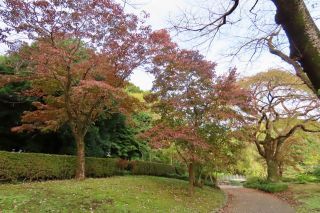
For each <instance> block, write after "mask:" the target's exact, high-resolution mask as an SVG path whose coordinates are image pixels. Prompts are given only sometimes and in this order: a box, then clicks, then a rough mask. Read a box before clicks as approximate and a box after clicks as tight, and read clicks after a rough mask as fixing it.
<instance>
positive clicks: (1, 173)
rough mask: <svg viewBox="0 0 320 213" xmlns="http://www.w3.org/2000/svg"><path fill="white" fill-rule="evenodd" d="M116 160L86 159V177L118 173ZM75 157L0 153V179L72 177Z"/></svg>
mask: <svg viewBox="0 0 320 213" xmlns="http://www.w3.org/2000/svg"><path fill="white" fill-rule="evenodd" d="M116 162H117V160H116V159H103V158H87V159H86V175H87V176H89V177H106V176H112V175H115V174H117V173H118V171H119V169H118V168H117V166H116ZM75 168H76V157H74V156H66V155H47V154H35V153H10V152H0V179H1V180H4V181H16V180H30V181H32V180H47V179H69V178H72V177H74V175H75Z"/></svg>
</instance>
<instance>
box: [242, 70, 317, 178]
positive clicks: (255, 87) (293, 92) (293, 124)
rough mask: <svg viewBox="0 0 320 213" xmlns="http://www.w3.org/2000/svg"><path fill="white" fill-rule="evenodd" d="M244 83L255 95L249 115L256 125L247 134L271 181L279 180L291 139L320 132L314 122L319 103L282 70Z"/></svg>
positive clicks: (298, 80) (246, 80)
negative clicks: (299, 132) (301, 133)
mask: <svg viewBox="0 0 320 213" xmlns="http://www.w3.org/2000/svg"><path fill="white" fill-rule="evenodd" d="M242 83H244V84H245V85H247V86H248V87H249V88H250V89H251V92H252V100H251V102H250V106H251V108H252V111H248V112H249V113H250V112H251V114H250V119H252V121H254V123H251V124H250V125H249V126H248V129H246V132H247V133H249V134H248V136H249V138H251V139H252V140H253V142H254V143H255V145H256V147H257V149H258V152H259V154H260V155H261V156H262V157H263V158H264V159H265V161H266V164H267V175H268V177H267V178H268V180H270V181H278V180H279V177H280V171H279V168H281V164H282V163H283V162H284V161H285V160H286V159H288V157H285V156H286V155H287V154H288V153H289V151H290V147H291V146H292V145H290V143H291V142H292V136H293V135H294V134H295V133H296V132H297V131H299V130H300V131H304V132H318V131H319V130H320V129H319V126H318V125H315V122H314V121H317V120H318V119H319V118H320V117H319V116H320V111H319V106H320V102H319V100H318V98H317V96H316V95H315V94H313V93H312V91H311V90H310V89H309V88H308V87H307V86H306V85H305V84H304V83H303V82H302V81H301V80H300V79H299V78H297V77H295V76H294V75H292V74H290V73H287V72H283V71H277V70H272V71H268V72H264V73H260V74H257V75H255V76H253V77H249V78H247V79H245V80H244V82H242ZM291 160H292V158H291Z"/></svg>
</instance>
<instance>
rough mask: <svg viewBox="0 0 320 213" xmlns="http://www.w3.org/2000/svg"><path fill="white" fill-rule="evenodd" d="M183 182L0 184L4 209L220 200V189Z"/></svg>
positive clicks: (206, 205)
mask: <svg viewBox="0 0 320 213" xmlns="http://www.w3.org/2000/svg"><path fill="white" fill-rule="evenodd" d="M187 187H188V185H187V182H186V181H182V180H176V179H171V178H170V179H167V178H159V177H149V176H148V177H144V176H125V177H111V178H106V179H87V180H84V181H81V182H75V181H73V180H66V181H46V182H37V183H30V184H17V185H13V184H5V185H0V191H1V194H0V209H1V210H3V211H4V212H7V211H9V212H12V211H13V212H56V211H58V212H59V211H62V212H91V211H93V212H142V213H144V212H145V213H147V212H211V211H214V210H218V209H219V208H221V206H222V205H223V203H224V195H223V193H222V191H221V190H218V189H213V188H211V187H203V188H202V189H197V190H196V191H195V195H196V196H197V199H194V198H191V197H189V196H188V194H187V193H186V191H187Z"/></svg>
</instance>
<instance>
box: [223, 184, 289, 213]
mask: <svg viewBox="0 0 320 213" xmlns="http://www.w3.org/2000/svg"><path fill="white" fill-rule="evenodd" d="M221 189H222V190H223V191H225V192H226V193H227V194H228V197H229V199H228V204H227V206H226V207H225V208H224V209H223V210H222V212H223V213H294V212H295V210H294V209H293V208H292V207H291V206H290V205H289V204H287V203H285V202H284V201H282V200H279V199H278V198H276V197H275V196H273V195H271V194H267V193H263V192H259V191H256V190H253V189H247V188H242V187H241V188H240V187H231V186H222V187H221Z"/></svg>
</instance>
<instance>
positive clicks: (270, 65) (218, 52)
mask: <svg viewBox="0 0 320 213" xmlns="http://www.w3.org/2000/svg"><path fill="white" fill-rule="evenodd" d="M202 1H203V0H198V1H191V0H145V1H143V0H142V1H141V4H140V5H138V6H136V8H135V9H132V8H131V9H129V10H132V11H133V12H139V11H141V10H144V11H146V12H147V13H149V14H150V18H149V19H148V21H147V23H148V24H150V25H151V26H152V29H153V30H157V29H162V28H170V27H171V24H170V20H172V19H174V18H175V17H177V16H179V15H181V13H182V11H183V10H186V9H190V8H191V9H190V10H194V8H197V7H200V6H201V2H202ZM216 1H218V0H216ZM266 7H270V10H272V9H274V8H272V5H267V6H266ZM200 12H201V11H200ZM271 17H272V19H273V16H271ZM272 21H273V20H272ZM247 22H248V21H244V24H243V25H240V26H239V27H238V28H235V29H232V28H231V27H232V26H228V25H226V26H225V28H227V29H226V30H225V31H226V32H224V33H222V35H220V36H219V37H218V38H216V39H215V40H214V41H213V43H212V44H211V46H210V48H207V47H208V45H203V46H200V47H199V46H197V45H194V44H195V43H197V42H196V41H193V40H192V41H186V40H188V39H187V37H186V36H187V35H182V36H181V35H180V36H176V35H175V33H172V36H173V39H174V41H175V42H177V43H178V44H179V45H180V46H182V47H183V48H188V49H197V50H199V51H200V52H201V53H202V54H203V55H205V56H206V58H207V59H208V60H212V61H214V62H216V63H217V64H218V66H217V68H216V72H217V73H218V74H222V73H224V72H226V71H228V69H229V68H233V67H236V68H237V70H238V72H239V73H240V76H241V77H242V76H248V75H253V74H255V73H257V72H261V71H267V70H268V69H274V68H280V69H285V70H290V69H292V68H291V67H290V66H288V65H287V64H286V63H284V62H282V61H281V60H280V59H279V58H278V57H276V56H273V55H271V54H270V53H269V52H268V51H264V52H263V53H262V54H261V55H259V57H257V58H256V59H255V60H254V61H253V62H250V63H248V60H247V58H248V57H250V56H251V54H250V55H249V53H242V55H241V58H242V59H240V60H237V59H234V60H233V61H232V60H231V58H230V57H226V56H225V55H226V54H227V52H228V51H229V49H230V48H232V46H233V45H237V44H236V42H235V36H234V34H235V33H239V32H240V31H241V34H245V33H247V32H246V31H247V30H248V29H247V27H248V24H249V23H247ZM152 81H153V77H152V75H150V74H148V73H145V72H143V71H142V70H136V71H135V72H134V74H133V75H132V76H131V82H132V83H134V84H135V85H137V86H139V87H140V88H142V89H144V90H149V89H150V88H151V87H152Z"/></svg>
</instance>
